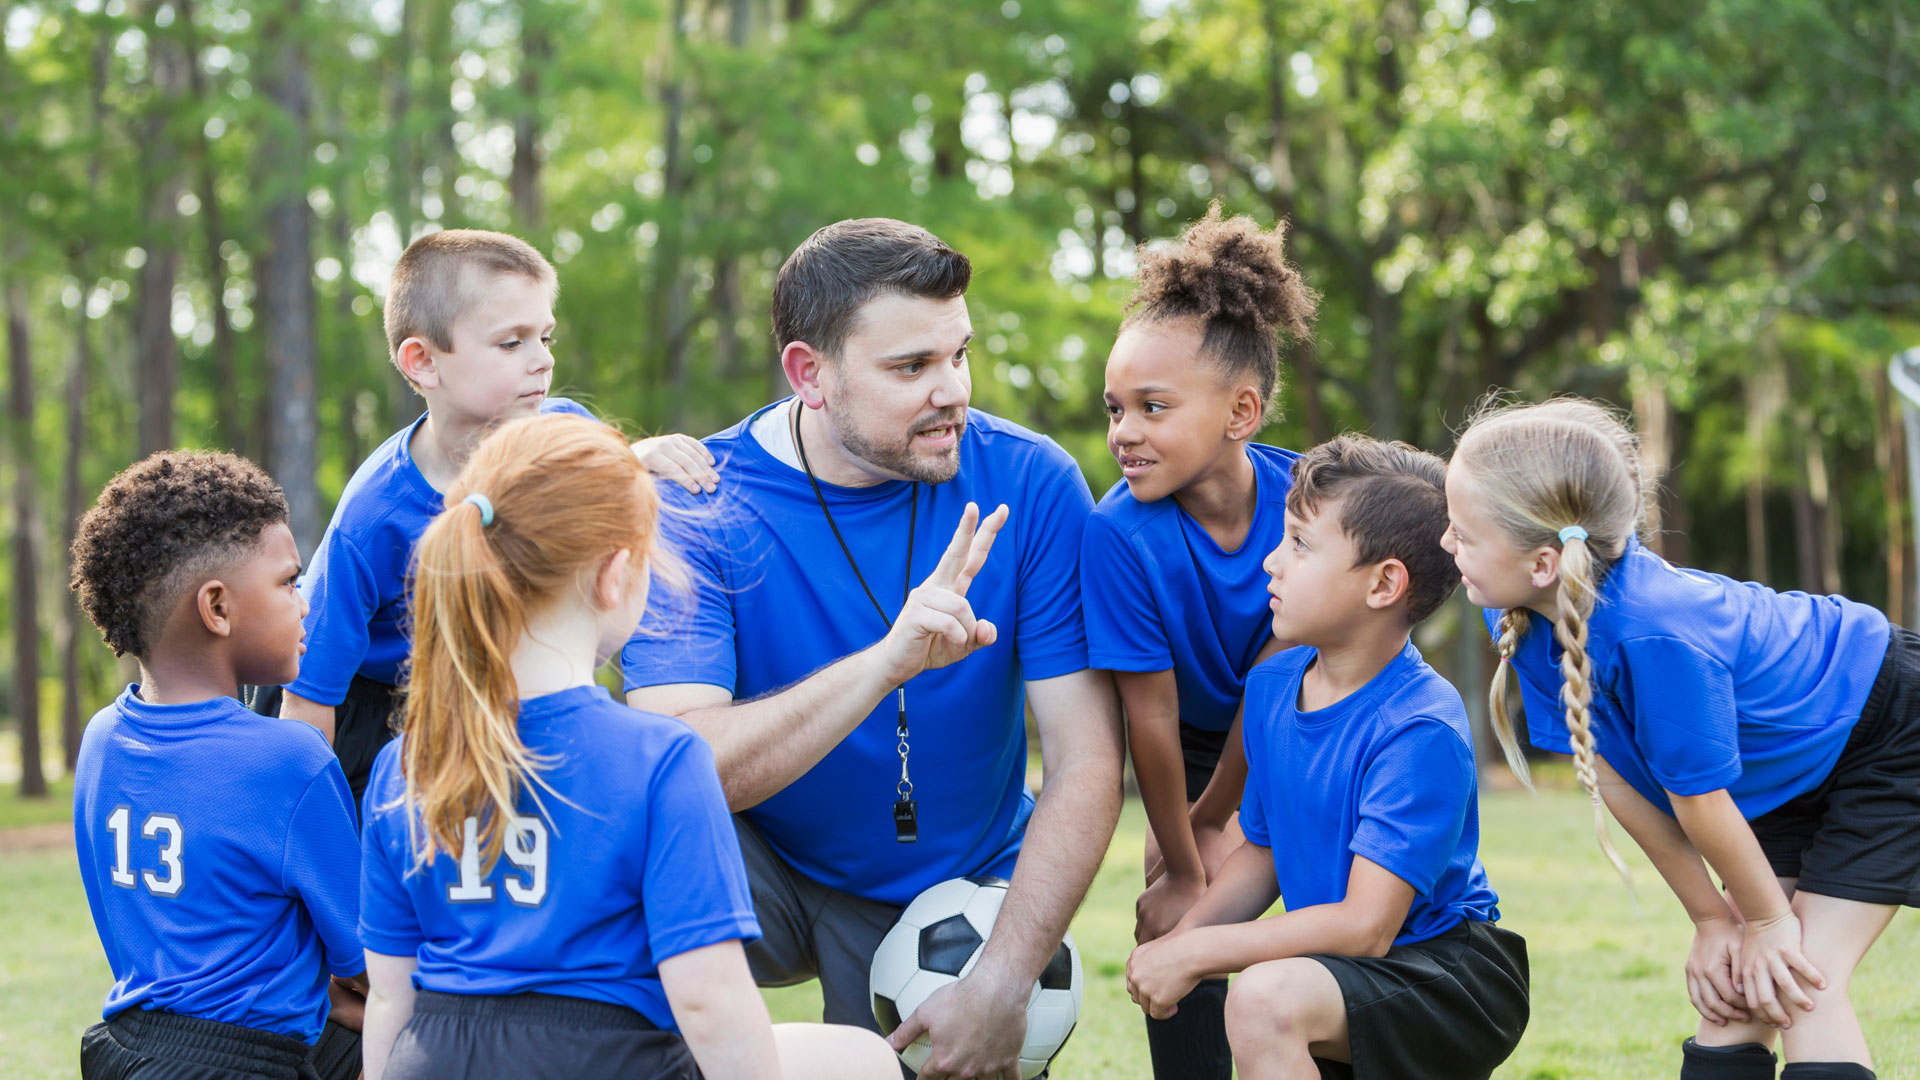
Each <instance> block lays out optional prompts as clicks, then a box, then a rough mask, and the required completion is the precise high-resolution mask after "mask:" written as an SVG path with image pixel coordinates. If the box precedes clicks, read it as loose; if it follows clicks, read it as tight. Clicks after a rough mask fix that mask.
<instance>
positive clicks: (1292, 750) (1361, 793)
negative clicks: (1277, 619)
mask: <svg viewBox="0 0 1920 1080" xmlns="http://www.w3.org/2000/svg"><path fill="white" fill-rule="evenodd" d="M1317 656H1319V652H1318V650H1315V649H1310V648H1305V647H1298V648H1292V649H1288V650H1287V651H1286V652H1283V653H1281V654H1279V655H1278V656H1275V657H1273V658H1272V659H1269V660H1268V661H1266V662H1265V663H1263V664H1261V665H1260V666H1259V667H1256V668H1254V669H1253V673H1252V674H1251V675H1248V676H1247V711H1246V716H1245V719H1244V720H1242V721H1241V728H1240V730H1241V731H1242V732H1243V733H1244V734H1245V737H1246V744H1247V790H1246V794H1245V795H1243V796H1242V797H1241V801H1240V828H1241V829H1242V830H1244V831H1245V833H1246V835H1247V840H1248V841H1249V842H1251V843H1254V844H1258V845H1260V846H1262V847H1268V848H1272V849H1273V870H1274V877H1275V878H1276V879H1277V880H1278V882H1279V885H1280V895H1281V898H1282V899H1283V900H1285V901H1286V905H1287V910H1288V911H1297V910H1299V909H1300V908H1304V907H1313V906H1315V905H1318V904H1332V903H1337V902H1339V901H1340V900H1343V899H1345V898H1346V895H1347V879H1348V878H1349V877H1350V876H1351V874H1352V872H1353V857H1354V856H1355V855H1359V856H1361V857H1363V858H1366V859H1368V860H1369V861H1371V862H1373V863H1375V864H1377V865H1379V866H1380V867H1382V868H1384V869H1386V870H1388V871H1390V872H1391V873H1393V874H1394V875H1395V876H1396V877H1398V878H1400V880H1402V881H1404V882H1406V883H1407V884H1408V885H1411V886H1413V891H1414V898H1413V904H1412V905H1411V906H1410V907H1409V908H1408V909H1407V921H1406V923H1405V924H1404V925H1403V926H1402V927H1401V928H1400V935H1399V936H1398V937H1396V938H1394V944H1396V945H1409V944H1412V943H1413V942H1416V941H1425V940H1427V939H1428V938H1431V937H1434V936H1436V935H1438V934H1443V933H1445V932H1446V931H1448V930H1451V929H1452V928H1453V927H1455V926H1457V925H1458V924H1459V923H1460V921H1461V920H1462V919H1471V920H1473V921H1475V922H1496V921H1498V920H1499V918H1500V911H1499V909H1498V907H1496V905H1497V904H1498V903H1499V902H1500V898H1499V897H1498V896H1496V895H1495V894H1494V891H1493V887H1492V886H1490V885H1489V884H1487V872H1486V870H1485V869H1484V868H1482V867H1481V865H1480V857H1479V850H1480V801H1479V796H1478V783H1477V777H1476V775H1475V771H1474V759H1473V735H1472V731H1471V729H1470V728H1469V727H1468V726H1467V709H1466V706H1465V705H1463V704H1462V703H1461V701H1460V693H1459V691H1457V690H1455V689H1454V688H1453V684H1452V683H1449V682H1447V680H1445V679H1443V678H1441V677H1440V675H1439V673H1437V672H1435V671H1434V670H1433V669H1432V668H1430V667H1428V666H1427V664H1426V661H1424V660H1422V659H1421V658H1420V650H1418V649H1416V648H1414V647H1413V643H1412V642H1408V643H1407V646H1406V648H1404V649H1402V650H1400V655H1398V656H1396V657H1394V658H1393V660H1392V661H1391V662H1390V663H1388V664H1387V666H1386V667H1384V668H1381V669H1380V671H1379V673H1378V674H1376V675H1374V677H1373V678H1372V679H1370V680H1368V682H1367V684H1366V685H1365V686H1363V687H1361V688H1360V689H1359V690H1356V691H1354V692H1353V693H1351V694H1349V695H1347V696H1346V697H1345V698H1343V699H1341V700H1340V701H1338V702H1335V703H1334V704H1332V705H1329V706H1327V707H1326V708H1324V709H1316V710H1314V711H1312V712H1301V711H1299V709H1298V703H1299V701H1300V679H1301V677H1302V676H1303V675H1304V674H1305V673H1306V670H1307V667H1308V666H1309V665H1311V664H1312V663H1313V661H1314V659H1315V657H1317ZM1275 838H1278V841H1279V842H1278V843H1276V842H1275Z"/></svg>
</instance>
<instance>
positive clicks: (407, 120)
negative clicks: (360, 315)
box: [381, 0, 424, 428]
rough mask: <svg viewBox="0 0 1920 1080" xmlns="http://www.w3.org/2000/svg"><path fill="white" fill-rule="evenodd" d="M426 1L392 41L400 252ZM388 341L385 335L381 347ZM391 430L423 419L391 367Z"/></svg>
mask: <svg viewBox="0 0 1920 1080" xmlns="http://www.w3.org/2000/svg"><path fill="white" fill-rule="evenodd" d="M423 2H424V0H400V31H399V33H397V34H395V35H394V39H393V70H392V73H391V75H392V80H393V81H392V84H391V85H390V86H389V87H388V98H389V100H390V102H391V104H390V105H389V109H390V115H391V120H390V124H391V131H392V133H393V145H392V147H391V148H390V149H389V150H388V152H387V165H388V168H387V185H388V187H387V212H388V213H390V214H392V215H393V228H394V231H395V232H396V233H397V234H398V235H399V237H400V248H401V250H403V251H404V250H406V247H407V245H408V244H411V243H412V242H413V223H414V220H415V218H416V216H417V211H418V210H419V208H420V188H419V185H418V184H417V183H416V181H417V175H416V174H417V162H418V156H417V155H416V154H415V153H414V146H415V141H416V139H417V137H418V136H417V132H416V131H415V126H416V125H415V117H414V108H413V57H414V46H415V35H416V33H417V25H416V24H417V23H418V22H419V18H420V9H421V4H422V3H423ZM385 342H386V336H385V334H382V335H381V343H382V346H383V347H384V346H385ZM387 366H388V368H389V370H390V371H391V372H392V373H391V374H390V375H388V376H387V386H386V392H387V426H388V427H392V428H403V427H406V426H407V425H408V424H410V423H412V422H413V419H414V417H416V416H418V415H420V407H419V406H420V402H419V398H418V397H417V395H415V394H414V392H413V384H411V383H409V382H407V377H406V376H404V375H402V374H400V369H399V368H396V367H394V366H393V365H392V364H388V365H387Z"/></svg>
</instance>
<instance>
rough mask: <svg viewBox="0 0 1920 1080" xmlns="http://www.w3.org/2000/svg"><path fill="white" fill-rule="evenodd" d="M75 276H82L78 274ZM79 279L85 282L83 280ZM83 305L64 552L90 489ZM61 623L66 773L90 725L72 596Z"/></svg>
mask: <svg viewBox="0 0 1920 1080" xmlns="http://www.w3.org/2000/svg"><path fill="white" fill-rule="evenodd" d="M75 276H76V277H80V275H78V274H76V275H75ZM81 280H85V279H84V278H81ZM91 322H92V320H91V319H88V318H87V308H86V305H85V304H82V305H80V310H79V312H78V315H77V317H76V318H75V319H74V328H73V369H72V370H71V371H69V372H68V373H67V454H66V460H65V461H63V462H61V470H62V476H61V485H60V486H61V489H62V491H61V494H62V496H63V499H62V502H63V504H64V505H63V507H62V513H61V515H60V518H61V521H62V522H63V523H64V525H63V527H62V529H61V532H60V550H61V551H62V552H63V553H64V552H68V551H72V550H73V539H74V535H75V533H76V532H77V531H78V528H79V525H80V515H81V514H83V513H85V512H86V509H87V503H86V489H85V488H84V487H83V486H82V480H81V477H80V462H81V460H82V458H83V457H84V456H85V454H86V447H87V381H88V379H89V377H90V372H91V370H92V368H93V327H92V326H91V325H89V324H90V323H91ZM61 611H62V617H61V627H60V743H61V749H62V750H63V751H64V754H65V757H66V762H67V773H68V774H69V775H71V774H72V773H73V763H74V762H75V761H77V760H78V759H79V756H80V732H81V731H82V729H83V728H84V727H85V726H86V718H85V715H84V714H83V713H82V711H81V707H80V701H81V697H82V693H81V691H82V687H81V680H80V643H81V642H82V641H84V640H85V639H86V633H87V628H86V622H85V620H84V619H82V618H81V615H80V608H79V606H78V605H77V604H75V603H74V600H73V598H72V597H71V596H69V597H67V602H66V603H65V604H63V605H61Z"/></svg>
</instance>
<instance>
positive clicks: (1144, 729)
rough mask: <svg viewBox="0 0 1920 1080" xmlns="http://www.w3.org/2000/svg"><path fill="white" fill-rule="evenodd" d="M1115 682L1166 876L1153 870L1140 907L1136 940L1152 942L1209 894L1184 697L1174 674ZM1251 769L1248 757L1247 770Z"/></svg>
mask: <svg viewBox="0 0 1920 1080" xmlns="http://www.w3.org/2000/svg"><path fill="white" fill-rule="evenodd" d="M1113 679H1114V682H1115V684H1116V685H1118V686H1119V688H1120V701H1121V704H1123V705H1124V706H1125V707H1126V711H1127V743H1128V747H1129V751H1130V752H1131V753H1132V755H1133V775H1134V778H1135V779H1136V780H1137V781H1138V782H1139V784H1140V803H1141V805H1142V806H1144V807H1145V808H1146V811H1147V826H1148V828H1150V829H1152V830H1153V833H1152V836H1153V840H1154V842H1155V844H1156V846H1157V847H1158V849H1159V854H1160V866H1161V873H1160V874H1159V876H1158V877H1155V876H1154V875H1153V868H1152V867H1148V882H1149V883H1148V887H1147V890H1146V891H1145V892H1143V893H1141V894H1140V899H1139V900H1138V902H1136V903H1135V905H1134V929H1133V933H1134V939H1135V940H1136V941H1152V940H1153V939H1154V938H1157V937H1159V936H1160V935H1162V934H1164V933H1166V932H1167V931H1168V930H1170V929H1172V927H1173V924H1174V923H1176V922H1178V921H1180V916H1182V915H1184V914H1186V911H1187V909H1188V908H1190V907H1192V906H1193V903H1194V901H1196V900H1198V899H1200V894H1202V893H1204V892H1206V890H1207V871H1206V867H1205V866H1204V865H1203V864H1202V863H1201V861H1200V848H1199V846H1198V845H1197V844H1196V843H1195V842H1194V836H1193V827H1192V825H1191V824H1190V823H1189V821H1188V818H1187V770H1186V756H1185V755H1184V754H1183V753H1182V752H1181V750H1180V696H1179V690H1178V687H1177V684H1176V683H1175V682H1174V676H1173V672H1172V671H1171V670H1168V671H1116V672H1114V673H1113ZM1245 763H1246V759H1245V757H1244V756H1243V757H1242V758H1241V765H1242V768H1243V770H1244V767H1245ZM1242 779H1243V781H1244V776H1243V777H1242Z"/></svg>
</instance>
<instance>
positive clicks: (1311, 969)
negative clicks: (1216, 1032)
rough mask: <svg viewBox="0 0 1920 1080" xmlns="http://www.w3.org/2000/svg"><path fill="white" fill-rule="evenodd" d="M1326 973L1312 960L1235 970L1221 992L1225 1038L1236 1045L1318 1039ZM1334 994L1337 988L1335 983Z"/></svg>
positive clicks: (1277, 962)
mask: <svg viewBox="0 0 1920 1080" xmlns="http://www.w3.org/2000/svg"><path fill="white" fill-rule="evenodd" d="M1331 982H1332V976H1331V975H1329V974H1328V973H1327V970H1326V969H1325V968H1323V967H1321V966H1320V965H1319V964H1318V963H1316V962H1314V961H1312V960H1304V959H1297V958H1296V959H1291V960H1274V961H1270V962H1268V963H1264V964H1255V965H1254V966H1252V967H1250V968H1248V969H1247V970H1245V971H1243V972H1241V973H1240V974H1239V975H1238V976H1236V977H1235V978H1234V980H1233V984H1232V985H1231V986H1229V987H1228V988H1227V1038H1228V1040H1229V1041H1231V1042H1232V1043H1234V1044H1235V1046H1236V1047H1243V1046H1244V1045H1245V1044H1246V1043H1247V1042H1248V1041H1261V1040H1267V1039H1274V1040H1281V1041H1286V1042H1311V1041H1313V1040H1314V1039H1316V1038H1319V1037H1321V1032H1320V1031H1319V1028H1320V1027H1321V1026H1323V1025H1321V1024H1320V1023H1319V1022H1318V1021H1319V1019H1320V1017H1321V1014H1323V1013H1324V1012H1325V1011H1326V1009H1327V1004H1328V1003H1327V1002H1325V1001H1322V1000H1321V998H1322V997H1323V996H1324V993H1323V991H1324V989H1325V984H1326V983H1331ZM1335 988H1336V992H1337V988H1338V984H1335Z"/></svg>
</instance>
